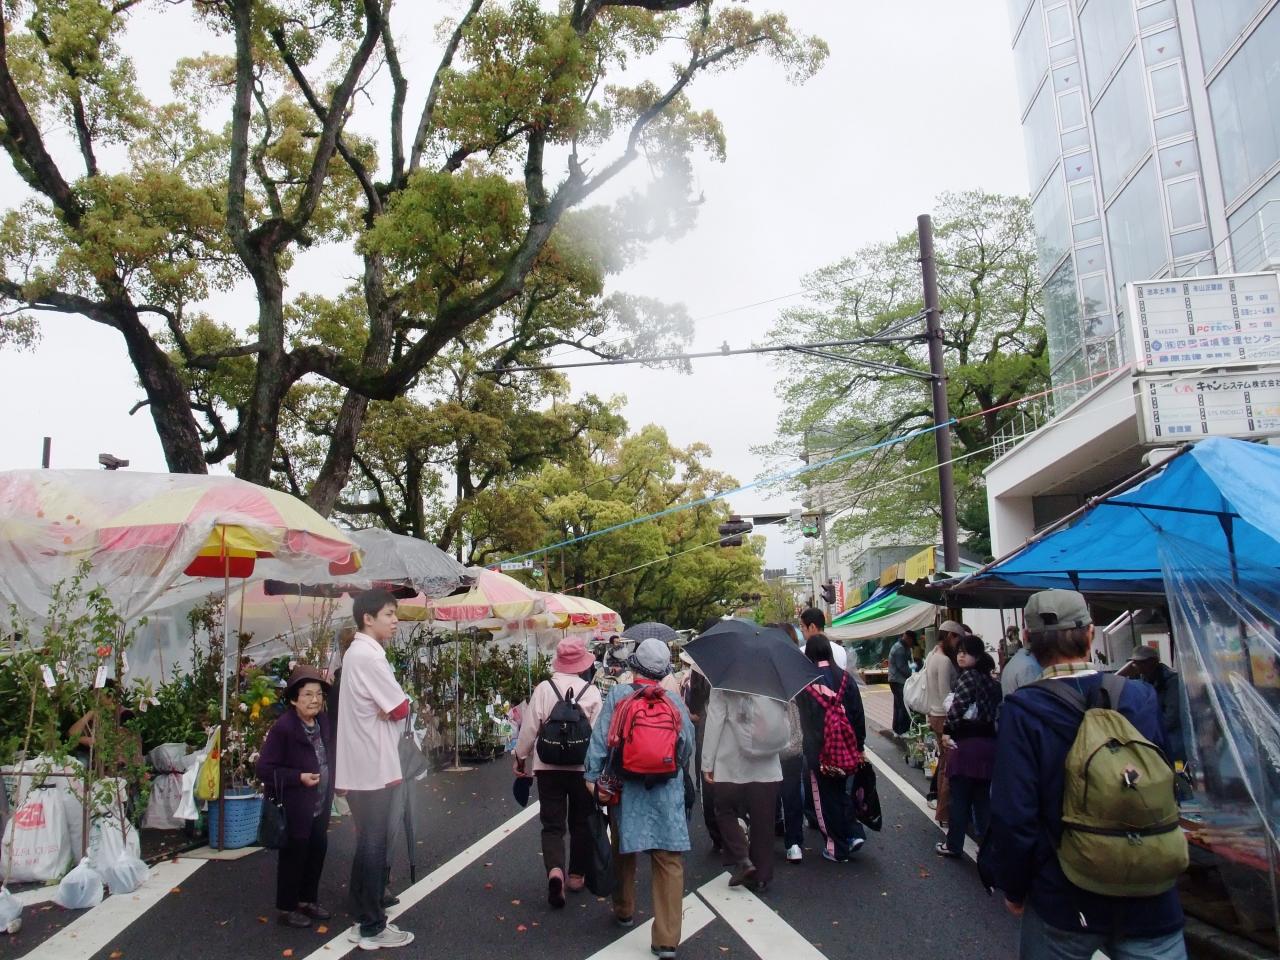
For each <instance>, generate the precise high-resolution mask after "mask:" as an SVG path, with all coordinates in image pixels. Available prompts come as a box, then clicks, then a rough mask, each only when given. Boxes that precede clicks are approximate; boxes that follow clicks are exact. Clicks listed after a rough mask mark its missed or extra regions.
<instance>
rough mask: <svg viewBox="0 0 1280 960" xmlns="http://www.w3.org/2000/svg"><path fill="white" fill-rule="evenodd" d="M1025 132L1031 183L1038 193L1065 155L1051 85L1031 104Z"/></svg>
mask: <svg viewBox="0 0 1280 960" xmlns="http://www.w3.org/2000/svg"><path fill="white" fill-rule="evenodd" d="M1022 132H1023V135H1024V136H1025V138H1026V142H1027V180H1028V182H1030V184H1031V189H1032V191H1033V192H1034V191H1035V189H1036V188H1037V187H1038V186H1040V184H1042V183H1044V178H1045V177H1047V176H1048V175H1049V171H1050V170H1052V169H1053V165H1054V164H1055V163H1057V162H1058V156H1059V154H1060V153H1061V148H1060V147H1059V146H1058V118H1057V117H1056V116H1055V115H1054V112H1053V91H1052V90H1051V89H1049V86H1048V85H1047V84H1046V85H1045V86H1044V87H1043V88H1042V89H1041V90H1040V95H1039V96H1038V97H1036V102H1035V103H1033V104H1032V105H1031V111H1030V112H1029V113H1028V114H1027V119H1026V122H1025V123H1024V124H1023V127H1022Z"/></svg>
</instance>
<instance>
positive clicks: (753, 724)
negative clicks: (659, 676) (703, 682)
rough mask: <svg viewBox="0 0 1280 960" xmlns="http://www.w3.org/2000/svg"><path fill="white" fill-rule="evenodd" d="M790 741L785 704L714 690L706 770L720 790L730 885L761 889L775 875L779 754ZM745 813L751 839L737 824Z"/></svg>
mask: <svg viewBox="0 0 1280 960" xmlns="http://www.w3.org/2000/svg"><path fill="white" fill-rule="evenodd" d="M789 739H790V728H789V727H788V725H787V708H786V704H783V703H779V702H778V701H777V700H770V699H769V698H767V697H758V696H753V695H751V694H745V693H734V692H732V691H727V690H712V691H711V699H710V700H709V701H708V702H707V728H706V734H705V735H704V739H703V743H702V773H703V776H705V777H706V779H707V782H708V783H713V784H715V788H716V791H715V805H716V821H717V823H718V824H719V826H720V832H721V834H722V836H723V837H724V847H725V853H726V855H727V857H728V858H730V863H731V865H732V867H733V876H732V877H731V878H730V880H729V885H730V886H746V887H747V888H748V889H750V890H757V891H758V890H763V889H764V888H765V887H766V886H768V884H769V881H770V880H772V879H773V840H774V835H773V834H774V830H773V827H774V814H775V812H776V810H777V804H778V789H779V787H780V786H781V784H782V762H781V759H780V756H779V755H780V754H781V752H782V750H783V749H784V748H785V747H786V745H787V741H788V740H789ZM743 817H745V818H747V819H748V820H750V823H751V839H750V841H749V842H748V840H747V837H746V835H745V834H744V833H743V831H742V825H741V823H739V818H743Z"/></svg>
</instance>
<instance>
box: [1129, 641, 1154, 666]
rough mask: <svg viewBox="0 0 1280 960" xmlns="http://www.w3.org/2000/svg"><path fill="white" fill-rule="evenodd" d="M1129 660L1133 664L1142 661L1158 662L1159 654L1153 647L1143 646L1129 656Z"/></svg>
mask: <svg viewBox="0 0 1280 960" xmlns="http://www.w3.org/2000/svg"><path fill="white" fill-rule="evenodd" d="M1129 659H1130V660H1132V661H1133V662H1134V663H1141V662H1142V661H1143V660H1159V659H1160V654H1159V653H1158V652H1157V651H1156V649H1155V648H1154V647H1148V646H1147V645H1146V644H1143V645H1142V646H1141V647H1137V648H1136V649H1135V650H1134V651H1133V653H1131V654H1130V655H1129Z"/></svg>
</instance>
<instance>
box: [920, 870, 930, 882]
mask: <svg viewBox="0 0 1280 960" xmlns="http://www.w3.org/2000/svg"><path fill="white" fill-rule="evenodd" d="M920 879H921V880H928V879H929V871H928V870H926V869H924V867H921V868H920Z"/></svg>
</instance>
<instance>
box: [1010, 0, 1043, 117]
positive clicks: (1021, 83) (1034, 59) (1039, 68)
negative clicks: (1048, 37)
mask: <svg viewBox="0 0 1280 960" xmlns="http://www.w3.org/2000/svg"><path fill="white" fill-rule="evenodd" d="M1013 63H1014V66H1015V67H1016V68H1017V73H1018V105H1019V107H1020V108H1021V109H1023V110H1025V109H1026V107H1027V104H1028V103H1030V102H1031V97H1032V96H1033V95H1034V94H1035V92H1036V88H1037V87H1039V86H1040V79H1041V77H1043V76H1044V73H1045V71H1046V70H1048V69H1049V52H1048V50H1046V49H1045V45H1044V20H1043V19H1042V18H1041V16H1040V4H1039V3H1033V4H1032V5H1031V15H1030V16H1029V17H1028V18H1027V24H1026V26H1024V27H1023V28H1022V33H1020V34H1019V35H1018V41H1017V43H1015V44H1014V45H1013Z"/></svg>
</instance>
